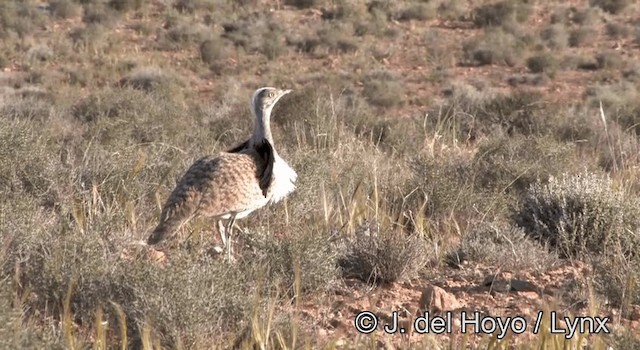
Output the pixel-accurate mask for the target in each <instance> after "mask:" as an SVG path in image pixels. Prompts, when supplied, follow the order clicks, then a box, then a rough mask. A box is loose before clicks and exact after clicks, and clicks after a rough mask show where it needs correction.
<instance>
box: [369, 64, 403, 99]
mask: <svg viewBox="0 0 640 350" xmlns="http://www.w3.org/2000/svg"><path fill="white" fill-rule="evenodd" d="M363 93H364V96H365V97H366V98H367V101H369V103H371V104H372V105H375V106H380V107H393V106H397V105H402V104H403V103H404V87H403V85H402V81H401V80H400V79H398V78H397V77H396V76H394V75H393V74H391V73H390V72H387V71H378V72H373V73H370V74H368V75H367V76H366V77H365V79H364V92H363Z"/></svg>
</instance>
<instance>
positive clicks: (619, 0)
mask: <svg viewBox="0 0 640 350" xmlns="http://www.w3.org/2000/svg"><path fill="white" fill-rule="evenodd" d="M589 4H590V5H591V6H597V7H599V8H601V9H603V10H605V11H607V12H609V13H612V14H614V15H615V14H617V13H620V12H621V11H622V10H624V9H625V8H626V7H627V5H629V4H630V1H629V0H590V1H589Z"/></svg>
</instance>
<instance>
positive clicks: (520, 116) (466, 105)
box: [429, 89, 553, 140]
mask: <svg viewBox="0 0 640 350" xmlns="http://www.w3.org/2000/svg"><path fill="white" fill-rule="evenodd" d="M461 90H462V89H461ZM438 108H439V109H440V114H441V115H440V116H439V118H438V120H440V122H439V123H443V122H445V123H446V124H447V126H446V127H447V128H450V129H451V131H452V132H453V136H454V137H456V138H458V139H464V140H475V139H478V138H480V137H481V136H483V135H489V134H491V133H493V132H496V131H502V132H506V133H508V134H522V135H533V134H544V133H546V132H547V131H548V126H549V124H550V123H551V120H550V118H549V116H548V111H547V112H544V111H545V109H550V108H553V106H552V105H548V104H546V103H545V102H544V101H543V100H542V95H541V94H539V93H534V92H528V91H526V90H520V91H514V92H512V93H507V94H482V93H478V94H475V93H473V92H468V91H464V90H463V91H461V92H456V91H454V92H453V96H452V98H451V99H450V100H449V101H447V103H446V104H444V105H443V106H439V107H438ZM434 114H435V115H438V112H434ZM435 119H436V118H433V120H432V121H431V122H432V123H437V122H438V121H437V120H435ZM429 127H430V128H435V127H436V125H429Z"/></svg>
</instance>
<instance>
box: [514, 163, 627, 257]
mask: <svg viewBox="0 0 640 350" xmlns="http://www.w3.org/2000/svg"><path fill="white" fill-rule="evenodd" d="M513 218H514V220H515V222H516V224H517V225H519V226H520V227H522V228H524V229H525V231H526V232H527V233H528V234H530V235H532V236H533V237H535V238H538V239H540V240H542V241H545V242H549V243H550V244H551V245H552V246H555V247H556V248H557V249H558V250H559V252H560V253H561V254H562V255H563V256H583V255H588V254H589V253H597V254H606V253H615V254H618V253H620V254H623V255H625V256H629V255H637V251H638V249H639V248H640V236H639V235H638V229H639V228H640V226H639V224H640V221H638V220H639V219H640V205H639V203H638V201H637V200H636V199H635V198H633V197H630V196H628V195H626V194H625V193H624V192H622V191H621V190H617V189H614V188H613V187H612V183H611V180H610V179H609V178H608V177H603V176H599V175H596V174H593V173H584V174H580V175H575V176H568V175H563V176H562V177H561V178H556V177H551V178H550V179H549V182H548V183H547V184H543V183H541V182H537V183H535V184H532V185H531V187H530V189H529V191H528V192H527V193H526V194H525V195H524V196H523V198H522V201H521V204H520V206H519V208H518V209H517V210H516V212H515V213H514V217H513Z"/></svg>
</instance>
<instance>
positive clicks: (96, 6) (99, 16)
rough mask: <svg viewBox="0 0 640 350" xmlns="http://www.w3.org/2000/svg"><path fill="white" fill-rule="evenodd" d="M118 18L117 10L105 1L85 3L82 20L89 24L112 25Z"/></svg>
mask: <svg viewBox="0 0 640 350" xmlns="http://www.w3.org/2000/svg"><path fill="white" fill-rule="evenodd" d="M116 19H117V12H115V11H114V10H113V9H112V8H111V7H109V6H107V5H106V4H104V3H100V2H95V3H93V2H92V3H87V4H85V5H84V14H83V16H82V21H83V22H84V23H87V24H94V25H95V24H100V25H103V26H107V27H108V26H110V25H111V24H113V23H114V22H115V21H116Z"/></svg>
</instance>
